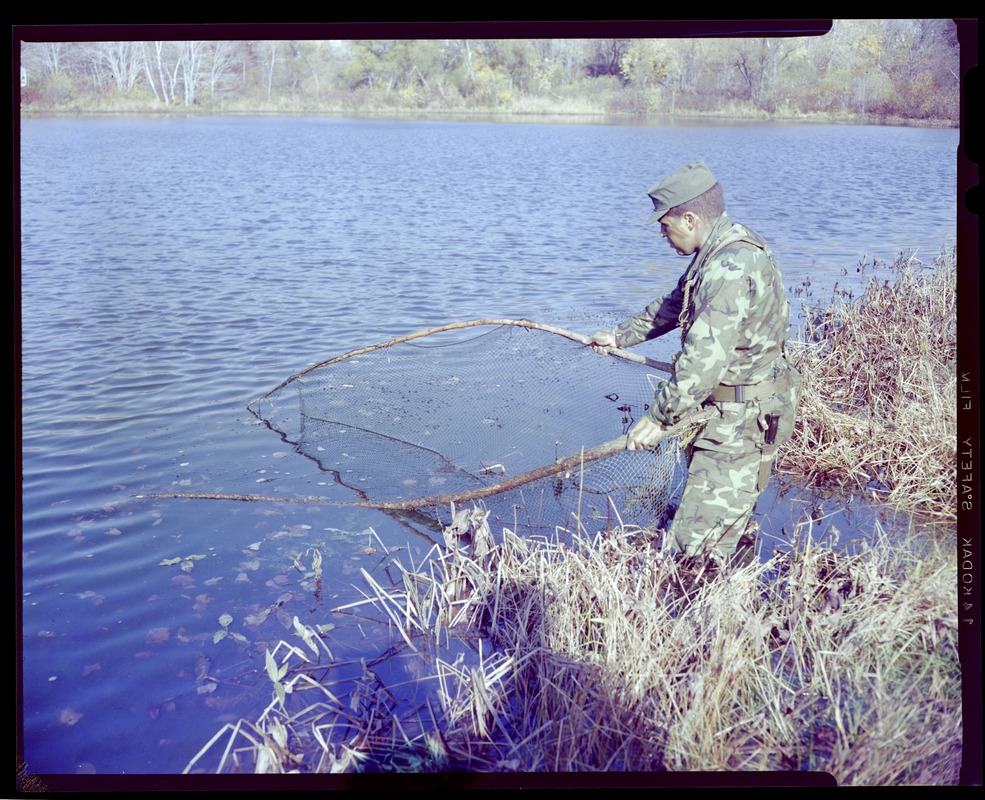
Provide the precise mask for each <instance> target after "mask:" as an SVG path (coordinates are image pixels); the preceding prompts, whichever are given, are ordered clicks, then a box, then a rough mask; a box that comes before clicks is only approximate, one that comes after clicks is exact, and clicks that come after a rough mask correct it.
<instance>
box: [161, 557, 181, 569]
mask: <svg viewBox="0 0 985 800" xmlns="http://www.w3.org/2000/svg"><path fill="white" fill-rule="evenodd" d="M180 563H181V558H180V557H178V558H166V559H164V561H159V562H158V563H157V565H158V566H159V567H171V566H174V565H175V564H180Z"/></svg>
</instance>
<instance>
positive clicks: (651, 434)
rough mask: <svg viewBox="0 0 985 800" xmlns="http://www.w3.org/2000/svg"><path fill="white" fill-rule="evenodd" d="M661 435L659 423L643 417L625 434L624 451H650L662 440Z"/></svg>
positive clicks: (662, 430)
mask: <svg viewBox="0 0 985 800" xmlns="http://www.w3.org/2000/svg"><path fill="white" fill-rule="evenodd" d="M663 435H664V429H663V428H662V427H661V425H660V423H659V422H654V421H653V420H652V419H650V418H649V417H643V418H642V419H640V420H639V421H638V422H637V423H636V424H635V425H634V426H633V427H632V428H630V429H629V433H627V434H626V449H627V450H650V449H651V448H653V447H655V446H656V444H657V442H659V441H660V440H661V439H662V438H663Z"/></svg>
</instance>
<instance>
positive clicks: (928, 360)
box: [777, 250, 957, 523]
mask: <svg viewBox="0 0 985 800" xmlns="http://www.w3.org/2000/svg"><path fill="white" fill-rule="evenodd" d="M863 268H865V269H867V270H872V271H877V272H878V271H880V270H881V273H880V275H879V276H874V277H870V279H869V282H868V285H867V287H866V289H865V292H864V294H863V295H862V296H861V297H860V298H857V299H851V294H850V293H848V292H845V291H844V290H842V294H837V293H835V294H834V295H833V297H832V299H831V300H830V302H828V303H826V304H824V305H822V306H821V307H819V308H812V309H805V311H806V314H805V316H806V321H805V322H804V324H803V328H802V331H801V337H800V341H798V342H796V343H794V345H793V347H792V348H791V353H792V357H793V360H794V363H795V364H796V365H797V367H798V369H799V370H800V372H801V374H802V375H803V377H804V392H803V397H802V400H801V406H800V410H799V413H798V416H797V424H796V429H795V431H794V436H793V438H792V439H791V441H790V442H789V443H787V444H786V445H785V446H784V447H783V448H781V451H780V453H779V455H778V458H777V465H778V468H779V469H781V470H783V471H785V472H790V473H796V474H799V475H802V476H805V477H806V480H807V483H808V484H812V485H819V486H825V485H832V484H833V485H840V486H850V487H855V488H858V489H861V490H862V491H863V493H864V494H866V495H869V496H875V497H878V498H879V499H882V500H885V501H887V502H889V503H891V504H892V505H893V506H894V507H896V508H897V509H899V510H902V511H906V512H912V513H915V514H919V515H921V516H923V517H925V518H928V519H935V520H940V521H942V522H947V523H950V522H953V521H954V519H955V518H956V515H957V502H956V498H957V474H956V455H957V373H956V352H957V336H956V330H957V314H956V304H957V292H956V276H957V271H956V256H955V252H954V251H953V250H951V251H945V252H942V253H941V254H940V256H938V258H937V259H935V260H934V262H933V263H932V264H930V265H927V264H924V263H923V262H921V261H919V260H917V259H916V258H915V257H914V256H913V255H912V254H902V253H901V254H900V255H899V256H898V257H897V259H896V261H895V262H894V263H893V264H891V265H888V266H887V265H884V264H883V265H880V264H878V263H876V262H873V263H872V264H871V265H864V264H863V265H861V266H860V270H861V269H863ZM846 298H849V299H846Z"/></svg>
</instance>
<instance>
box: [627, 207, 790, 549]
mask: <svg viewBox="0 0 985 800" xmlns="http://www.w3.org/2000/svg"><path fill="white" fill-rule="evenodd" d="M678 326H680V327H681V341H682V344H681V351H680V353H679V354H678V356H677V358H676V359H675V371H674V375H673V376H672V377H671V378H670V380H667V381H662V382H661V383H660V385H659V386H658V388H657V391H656V394H655V397H654V402H653V405H652V406H651V408H650V409H649V410H648V411H647V414H648V415H649V416H650V418H651V419H652V420H653V421H655V422H658V423H659V424H661V425H663V426H669V425H673V424H674V423H675V422H677V421H678V420H680V419H681V418H682V417H683V416H684V415H685V414H687V413H688V412H689V411H691V410H693V409H695V408H697V407H699V406H708V405H710V404H712V401H710V400H709V396H710V395H711V394H712V392H713V391H714V390H715V388H716V387H717V386H719V385H720V384H725V385H728V386H736V385H741V386H750V387H751V386H754V385H756V384H759V383H761V382H763V381H770V380H774V379H775V380H777V381H778V382H779V384H778V385H779V388H780V392H779V393H778V394H776V395H775V396H772V397H769V398H766V399H763V400H751V401H748V402H744V403H736V402H716V403H713V405H715V406H716V407H717V408H718V410H719V412H720V413H719V416H717V417H713V418H712V419H711V420H709V421H708V422H707V423H706V424H705V425H704V427H703V428H702V429H701V430H700V431H699V432H698V434H697V436H696V438H695V439H694V440H693V441H692V443H691V445H690V448H689V459H688V460H689V464H690V473H689V477H688V484H687V487H686V488H685V490H684V497H683V500H682V503H681V507H680V508H679V509H678V511H677V515H676V517H675V519H674V523H673V526H672V528H671V533H672V537H671V539H672V541H671V542H668V544H669V545H670V546H671V549H676V550H682V551H685V552H686V553H687V554H689V555H692V554H696V553H698V552H700V551H701V550H702V549H705V548H715V549H717V550H719V551H720V552H721V553H723V554H730V553H731V552H733V551H734V550H735V546H736V543H737V542H738V540H739V537H740V536H741V535H742V533H743V532H744V531H745V526H746V524H747V522H748V521H749V519H750V516H751V514H752V511H753V508H754V506H755V504H756V500H757V499H758V497H759V494H760V492H761V491H762V490H763V489H764V488H765V482H764V481H763V480H761V479H760V472H761V467H762V466H763V464H764V462H765V465H766V470H765V472H766V474H767V475H768V469H769V466H770V464H771V463H772V458H773V454H774V453H775V449H776V446H778V445H780V444H782V443H783V442H784V441H786V440H787V439H789V438H790V436H791V434H792V433H793V422H794V415H795V413H796V408H797V404H798V401H799V397H800V376H799V375H798V374H797V372H796V370H794V369H793V367H792V366H790V365H789V364H788V363H787V360H786V358H785V356H784V354H783V349H784V344H785V342H786V340H787V337H788V336H789V333H790V307H789V304H788V303H787V297H786V291H785V290H784V288H783V283H782V279H781V277H780V272H779V270H778V269H777V267H776V264H775V262H774V261H773V256H772V254H771V253H770V250H769V248H768V246H767V245H766V242H765V241H764V240H763V239H762V238H761V237H760V236H759V235H758V234H756V233H755V232H754V231H752V230H750V229H749V228H746V227H744V226H742V225H739V224H737V223H734V222H732V221H731V220H730V219H729V218H728V216H727V215H726V214H722V216H721V217H720V218H719V219H718V221H717V222H716V223H715V225H714V226H713V228H712V230H711V232H710V233H709V235H708V238H707V239H706V240H705V243H704V244H703V245H702V247H701V249H700V250H699V251H698V252H697V253H696V254H695V257H694V259H693V260H692V261H691V264H690V265H689V266H688V268H687V270H686V271H685V272H684V274H683V275H682V276H681V279H680V281H679V282H678V285H677V287H676V288H675V289H674V290H673V291H672V292H671V293H670V294H668V295H666V296H665V297H662V298H659V299H657V300H655V301H654V302H653V303H651V304H650V305H648V306H647V307H646V308H645V309H644V310H643V312H642V313H640V314H638V315H636V316H635V317H632V318H630V319H628V320H626V321H624V322H622V323H620V324H619V325H617V326H616V329H615V333H616V335H617V336H618V341H619V346H620V347H631V346H632V345H634V344H638V343H640V342H643V341H646V340H649V339H653V338H656V337H657V336H661V335H663V334H665V333H667V332H668V331H671V330H673V329H675V328H677V327H678ZM772 414H777V415H779V417H780V423H779V427H778V430H777V435H776V441H775V444H774V445H773V446H768V445H766V441H765V439H766V430H767V427H768V420H767V416H768V415H772Z"/></svg>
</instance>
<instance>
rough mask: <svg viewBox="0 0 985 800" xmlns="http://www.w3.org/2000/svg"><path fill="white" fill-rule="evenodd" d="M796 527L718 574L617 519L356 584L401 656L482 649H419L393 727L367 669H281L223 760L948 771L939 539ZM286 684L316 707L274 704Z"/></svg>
mask: <svg viewBox="0 0 985 800" xmlns="http://www.w3.org/2000/svg"><path fill="white" fill-rule="evenodd" d="M805 525H806V526H809V525H810V522H809V521H808V522H806V523H805ZM803 533H805V536H804V540H805V543H804V544H802V545H800V546H798V547H795V548H794V549H792V550H791V551H789V552H786V553H782V554H779V555H777V556H775V557H774V558H773V559H772V560H770V561H769V562H767V563H765V564H754V565H750V566H747V567H742V568H738V569H732V570H726V571H723V572H720V573H719V571H718V565H716V564H715V563H714V562H704V563H690V564H678V563H674V562H664V561H661V560H660V559H659V557H658V555H657V551H656V547H655V545H654V543H653V542H652V541H650V539H649V537H648V536H647V535H646V534H643V533H642V532H632V531H625V530H624V531H622V532H621V533H619V534H610V535H607V536H604V537H603V536H600V537H597V538H596V539H595V540H592V541H588V540H584V539H576V541H575V546H574V547H565V546H564V545H562V544H560V543H559V542H546V541H530V540H525V539H520V538H518V537H516V536H514V535H512V534H511V533H510V532H508V531H507V532H506V533H505V537H504V540H503V542H502V543H501V544H499V545H497V546H495V547H494V548H493V549H492V550H490V551H489V552H488V553H487V555H485V556H484V557H482V558H478V559H477V558H473V557H472V556H471V555H469V554H468V553H466V552H463V551H458V550H457V549H451V550H445V549H443V550H442V551H441V552H440V553H438V552H436V553H435V554H434V555H435V556H436V557H435V558H434V559H432V560H430V561H429V562H428V565H427V567H426V568H424V567H421V568H417V569H414V568H409V569H406V570H404V571H403V579H402V581H400V582H399V583H398V584H396V585H393V586H388V587H385V588H384V587H382V586H380V585H379V584H377V583H375V582H374V583H373V587H374V588H373V591H372V592H371V593H370V597H369V598H368V601H367V602H368V605H371V606H373V607H374V608H375V609H376V610H377V612H378V613H379V614H380V618H381V620H390V621H391V624H394V625H396V624H398V621H399V625H400V626H401V632H400V636H401V637H402V638H403V639H404V640H405V644H406V647H407V648H410V649H411V650H413V651H415V652H416V653H419V654H421V653H426V652H429V651H432V650H433V651H434V652H435V653H440V652H442V651H443V650H445V649H446V648H448V647H449V646H450V643H452V642H454V641H461V640H464V641H472V642H479V643H480V644H479V646H478V656H477V658H476V656H475V654H473V657H472V659H471V661H472V663H471V664H469V663H466V661H467V660H466V659H463V658H462V657H461V656H460V657H459V659H458V660H457V661H455V662H454V663H450V661H449V660H448V659H445V658H442V657H440V656H438V657H432V662H433V671H432V673H431V674H430V675H428V676H426V677H422V678H420V679H419V680H421V681H424V682H428V683H430V685H431V692H430V694H429V699H428V700H427V701H426V702H425V703H424V704H422V705H421V706H420V707H419V708H418V709H417V710H416V713H415V714H411V715H405V716H404V717H403V718H401V719H399V720H398V718H397V714H396V713H395V709H396V707H397V700H396V699H395V696H396V695H397V694H399V692H400V689H399V687H390V689H387V688H386V687H383V686H382V684H381V683H380V682H379V680H378V678H377V677H376V676H375V673H373V671H372V669H370V668H368V667H366V668H365V670H364V680H363V682H362V684H361V686H362V688H359V687H357V689H356V691H355V693H354V695H353V698H354V699H350V700H349V701H348V702H345V703H343V702H342V701H341V700H340V699H338V698H335V697H334V696H332V695H331V692H330V690H329V689H327V688H325V687H320V688H315V686H314V685H312V684H310V679H308V678H306V677H305V676H306V675H307V673H306V672H305V669H306V665H305V664H304V663H297V664H296V665H295V666H294V667H293V669H295V670H296V674H295V678H294V680H295V681H296V682H297V688H296V689H295V691H293V692H289V702H288V703H287V704H286V706H285V705H279V704H278V703H277V702H276V701H275V702H273V703H272V704H271V707H270V708H269V709H268V713H267V714H266V715H265V718H264V719H262V720H261V721H260V725H259V726H256V727H254V728H253V732H252V737H253V739H254V740H255V742H254V743H253V745H252V748H253V751H252V753H248V755H249V756H250V757H249V758H248V759H244V758H243V755H244V753H246V752H247V750H249V748H246V750H239V751H236V750H235V749H234V748H233V747H232V746H231V745H228V744H227V745H226V748H227V751H228V752H229V753H235V754H236V756H237V759H236V766H237V768H238V769H249V770H252V769H256V770H258V771H259V770H261V768H262V769H263V770H266V771H271V770H273V769H284V770H288V769H295V770H300V769H313V770H318V771H356V770H381V769H387V770H401V769H403V770H407V771H415V772H423V771H437V770H456V769H458V770H473V771H492V770H510V771H524V772H544V771H584V770H592V771H603V770H604V771H617V770H656V771H659V770H673V771H684V770H689V771H694V770H701V771H706V770H734V771H761V770H821V771H825V772H829V773H831V774H832V775H833V776H834V777H835V778H836V779H837V780H838V782H839V783H843V784H854V785H900V784H928V785H929V784H950V783H954V782H956V780H957V775H958V769H959V765H960V757H961V708H960V677H959V676H960V669H959V666H958V656H957V651H956V647H957V642H956V640H957V634H956V630H957V612H956V609H955V607H954V606H955V604H954V590H953V587H954V580H955V575H956V564H955V563H954V548H953V546H952V547H950V548H948V547H947V546H943V547H941V546H938V545H936V544H934V543H933V542H931V543H927V542H923V543H922V544H920V545H917V543H916V542H912V543H902V544H901V543H900V542H899V541H892V542H891V541H890V540H889V538H888V537H886V536H881V537H880V538H878V540H877V541H876V542H875V543H874V545H871V546H868V547H866V548H864V549H863V550H862V551H861V552H859V553H856V554H854V555H836V554H835V553H833V552H832V551H831V550H829V549H827V548H823V547H818V546H817V545H811V544H810V536H809V535H806V534H807V533H809V531H806V530H805V531H803ZM923 548H930V549H929V550H927V549H923ZM711 576H714V580H708V578H709V577H711ZM483 642H486V643H488V644H485V652H484V651H483V645H482V644H481V643H483ZM490 645H492V648H494V649H492V648H491V647H490ZM294 650H295V652H294V653H293V654H292V653H288V655H289V656H292V657H294V658H296V657H297V655H298V652H299V650H298V649H294ZM306 681H309V683H306ZM305 688H308V689H310V690H313V691H315V692H316V694H318V695H320V697H319V698H318V702H317V703H315V704H313V705H312V704H304V707H303V708H301V706H298V708H299V709H300V710H297V711H295V710H290V711H289V710H288V708H289V707H292V706H293V703H294V702H295V701H297V699H298V696H299V695H300V694H301V693H302V691H301V690H302V689H305ZM261 734H262V735H261ZM223 736H226V737H227V738H232V737H235V736H239V737H243V736H246V731H245V730H244V728H243V727H242V726H240V727H239V728H238V729H236V730H232V729H230V730H228V731H226V732H225V733H224V734H223ZM217 741H218V740H214V742H213V743H212V745H213V746H215V745H216V742H217ZM277 756H280V758H279V759H278V758H277ZM230 766H231V764H229V763H227V764H225V765H224V769H229V768H230Z"/></svg>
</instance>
